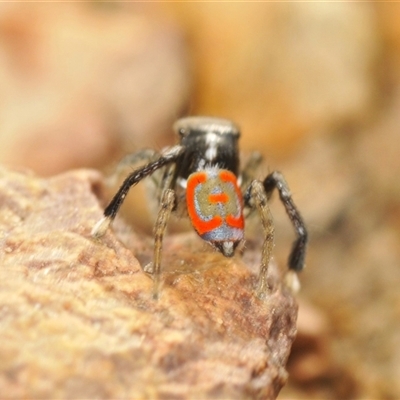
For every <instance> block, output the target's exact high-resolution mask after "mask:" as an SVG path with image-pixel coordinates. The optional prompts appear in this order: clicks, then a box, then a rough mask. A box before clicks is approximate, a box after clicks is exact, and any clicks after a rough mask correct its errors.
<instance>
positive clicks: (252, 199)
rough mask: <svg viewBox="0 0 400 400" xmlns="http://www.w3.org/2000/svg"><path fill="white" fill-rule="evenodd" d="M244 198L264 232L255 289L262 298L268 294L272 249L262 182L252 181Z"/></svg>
mask: <svg viewBox="0 0 400 400" xmlns="http://www.w3.org/2000/svg"><path fill="white" fill-rule="evenodd" d="M244 197H245V202H246V205H247V206H250V207H255V208H256V209H257V210H258V214H259V215H260V219H261V224H262V228H263V231H264V242H263V245H262V254H261V265H260V273H259V277H258V287H257V295H258V296H259V297H260V298H264V297H265V296H266V295H267V294H268V292H269V287H268V282H267V277H268V266H269V263H270V261H271V257H272V250H273V248H274V224H273V221H272V215H271V211H270V209H269V206H268V197H267V194H266V193H265V190H264V186H263V184H262V182H260V181H259V180H253V181H252V182H251V184H250V186H249V188H248V189H247V191H246V193H245V196H244Z"/></svg>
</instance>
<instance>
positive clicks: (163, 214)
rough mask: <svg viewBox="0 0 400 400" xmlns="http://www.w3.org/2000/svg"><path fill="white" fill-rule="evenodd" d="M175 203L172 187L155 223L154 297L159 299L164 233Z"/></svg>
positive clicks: (164, 199)
mask: <svg viewBox="0 0 400 400" xmlns="http://www.w3.org/2000/svg"><path fill="white" fill-rule="evenodd" d="M174 204H175V194H174V191H173V190H172V189H166V190H164V192H163V194H162V196H161V202H160V210H159V211H158V215H157V220H156V223H155V225H154V256H153V268H152V269H153V279H154V281H153V282H154V283H153V285H154V286H153V298H154V299H158V294H159V291H160V274H161V250H162V242H163V237H164V233H165V230H166V227H167V223H168V220H169V218H170V216H171V212H172V209H173V208H174Z"/></svg>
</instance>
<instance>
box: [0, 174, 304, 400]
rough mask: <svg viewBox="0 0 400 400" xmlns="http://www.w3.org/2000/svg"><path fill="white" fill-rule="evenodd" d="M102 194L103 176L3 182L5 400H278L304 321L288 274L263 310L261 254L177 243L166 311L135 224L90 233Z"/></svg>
mask: <svg viewBox="0 0 400 400" xmlns="http://www.w3.org/2000/svg"><path fill="white" fill-rule="evenodd" d="M102 185H103V183H102V177H101V175H100V174H99V173H97V172H95V171H92V170H76V171H72V172H68V173H65V174H62V175H59V176H56V177H53V178H50V179H40V178H37V177H35V176H34V175H32V174H29V173H28V174H27V173H19V172H11V171H8V170H5V169H2V170H1V172H0V199H1V200H0V204H1V208H0V249H1V252H0V319H1V324H0V337H1V339H2V340H1V343H0V359H1V363H0V392H1V393H2V397H3V396H5V397H8V398H25V397H31V398H121V397H124V398H188V397H192V398H193V397H197V398H199V397H201V398H216V397H219V398H231V399H233V398H241V399H242V398H265V399H273V398H276V396H277V394H278V393H279V391H280V389H281V387H282V386H283V385H284V383H285V381H286V379H287V372H286V370H285V364H286V361H287V359H288V356H289V352H290V348H291V344H292V342H293V340H294V337H295V333H296V317H297V305H296V302H295V300H294V298H293V297H292V295H291V294H290V293H289V292H288V291H286V289H283V288H282V286H281V284H280V273H279V271H278V270H277V268H276V265H271V268H270V269H271V271H270V280H271V282H272V284H273V286H274V288H275V291H274V292H273V294H271V295H270V296H268V297H267V298H266V300H265V301H261V300H259V299H258V298H257V297H255V295H254V291H253V287H254V285H255V280H256V277H255V274H254V271H256V270H257V265H256V264H254V265H253V266H251V265H250V268H249V267H248V266H247V265H246V264H248V263H249V262H251V261H250V260H253V263H254V262H256V261H254V260H256V259H257V254H252V251H251V249H250V251H249V252H248V254H247V256H246V262H244V261H242V260H240V258H239V256H237V257H235V258H234V259H225V258H223V257H222V256H221V255H219V254H216V253H214V252H213V251H212V250H210V249H209V248H205V247H204V246H203V245H202V243H201V241H200V240H199V239H197V237H196V236H195V235H194V234H184V235H175V236H170V237H169V239H168V240H167V241H166V243H165V249H164V255H165V257H164V265H166V266H168V267H167V268H165V269H164V271H165V273H164V285H163V289H162V294H161V298H160V300H158V301H154V300H153V299H152V296H151V293H152V280H151V279H150V278H149V277H148V276H147V275H146V274H145V273H144V272H142V269H141V266H140V263H139V261H138V259H141V261H142V262H143V263H144V262H146V261H147V260H148V259H149V258H150V257H151V252H152V240H151V239H150V238H146V237H140V235H137V234H135V233H133V232H132V231H131V230H130V229H129V228H127V227H126V226H125V225H124V224H123V223H122V222H121V221H116V223H115V226H114V229H110V230H109V231H108V232H107V233H106V235H105V236H104V237H103V238H102V239H101V240H93V239H92V238H91V237H90V231H91V228H92V227H93V225H94V223H95V222H96V221H97V220H98V219H99V218H100V217H101V214H102V209H101V204H100V202H99V198H100V199H101V198H102V193H103V187H102ZM121 241H123V242H124V243H125V245H124V244H122V242H121ZM133 254H135V256H136V257H137V258H136V257H135V256H134V255H133ZM252 269H253V270H252Z"/></svg>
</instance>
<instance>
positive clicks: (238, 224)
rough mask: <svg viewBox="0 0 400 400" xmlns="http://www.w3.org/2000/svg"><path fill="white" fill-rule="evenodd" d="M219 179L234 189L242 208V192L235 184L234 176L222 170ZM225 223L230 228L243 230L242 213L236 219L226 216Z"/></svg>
mask: <svg viewBox="0 0 400 400" xmlns="http://www.w3.org/2000/svg"><path fill="white" fill-rule="evenodd" d="M219 177H220V178H221V180H222V181H224V182H232V184H233V187H234V188H235V192H236V195H237V197H238V199H239V202H240V207H241V208H242V207H243V197H242V192H241V191H240V189H239V186H238V184H237V179H236V176H235V175H234V174H233V173H232V172H230V171H227V170H222V171H220V173H219ZM225 221H226V223H227V224H228V225H229V226H231V227H232V228H239V229H243V228H244V218H243V214H242V213H240V215H239V216H238V217H235V216H233V215H227V216H226V218H225Z"/></svg>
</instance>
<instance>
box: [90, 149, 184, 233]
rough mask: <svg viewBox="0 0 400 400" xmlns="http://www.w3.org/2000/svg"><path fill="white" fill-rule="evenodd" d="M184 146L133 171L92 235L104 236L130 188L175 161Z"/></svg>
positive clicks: (169, 150) (167, 151) (166, 152)
mask: <svg viewBox="0 0 400 400" xmlns="http://www.w3.org/2000/svg"><path fill="white" fill-rule="evenodd" d="M184 149H185V148H184V147H183V146H180V145H176V146H173V147H171V148H169V149H167V150H166V151H165V152H164V153H163V154H161V156H160V157H159V158H157V159H156V160H154V161H151V162H149V163H148V164H146V165H144V166H143V167H140V168H138V169H137V170H135V171H133V172H132V173H131V174H129V175H128V177H127V178H126V179H125V180H124V182H123V183H122V185H121V187H120V188H119V190H118V192H117V193H116V194H115V196H114V197H113V199H112V200H111V201H110V203H109V204H108V206H107V207H106V209H105V210H104V217H103V218H102V219H101V220H100V221H98V222H97V224H96V225H95V226H94V227H93V229H92V236H94V237H100V236H103V235H104V233H105V232H106V230H107V228H108V227H109V226H110V224H111V222H112V221H113V220H114V218H115V216H116V215H117V213H118V210H119V209H120V207H121V205H122V203H123V202H124V200H125V197H126V195H127V193H128V191H129V189H130V188H131V187H133V186H135V185H136V184H137V183H138V182H139V181H141V180H142V179H144V178H146V177H147V176H149V175H151V174H152V173H154V172H155V171H157V170H158V169H160V168H162V167H164V166H166V165H168V164H171V163H173V162H175V161H176V160H177V159H178V158H179V156H180V155H181V154H182V152H183V151H184Z"/></svg>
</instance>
